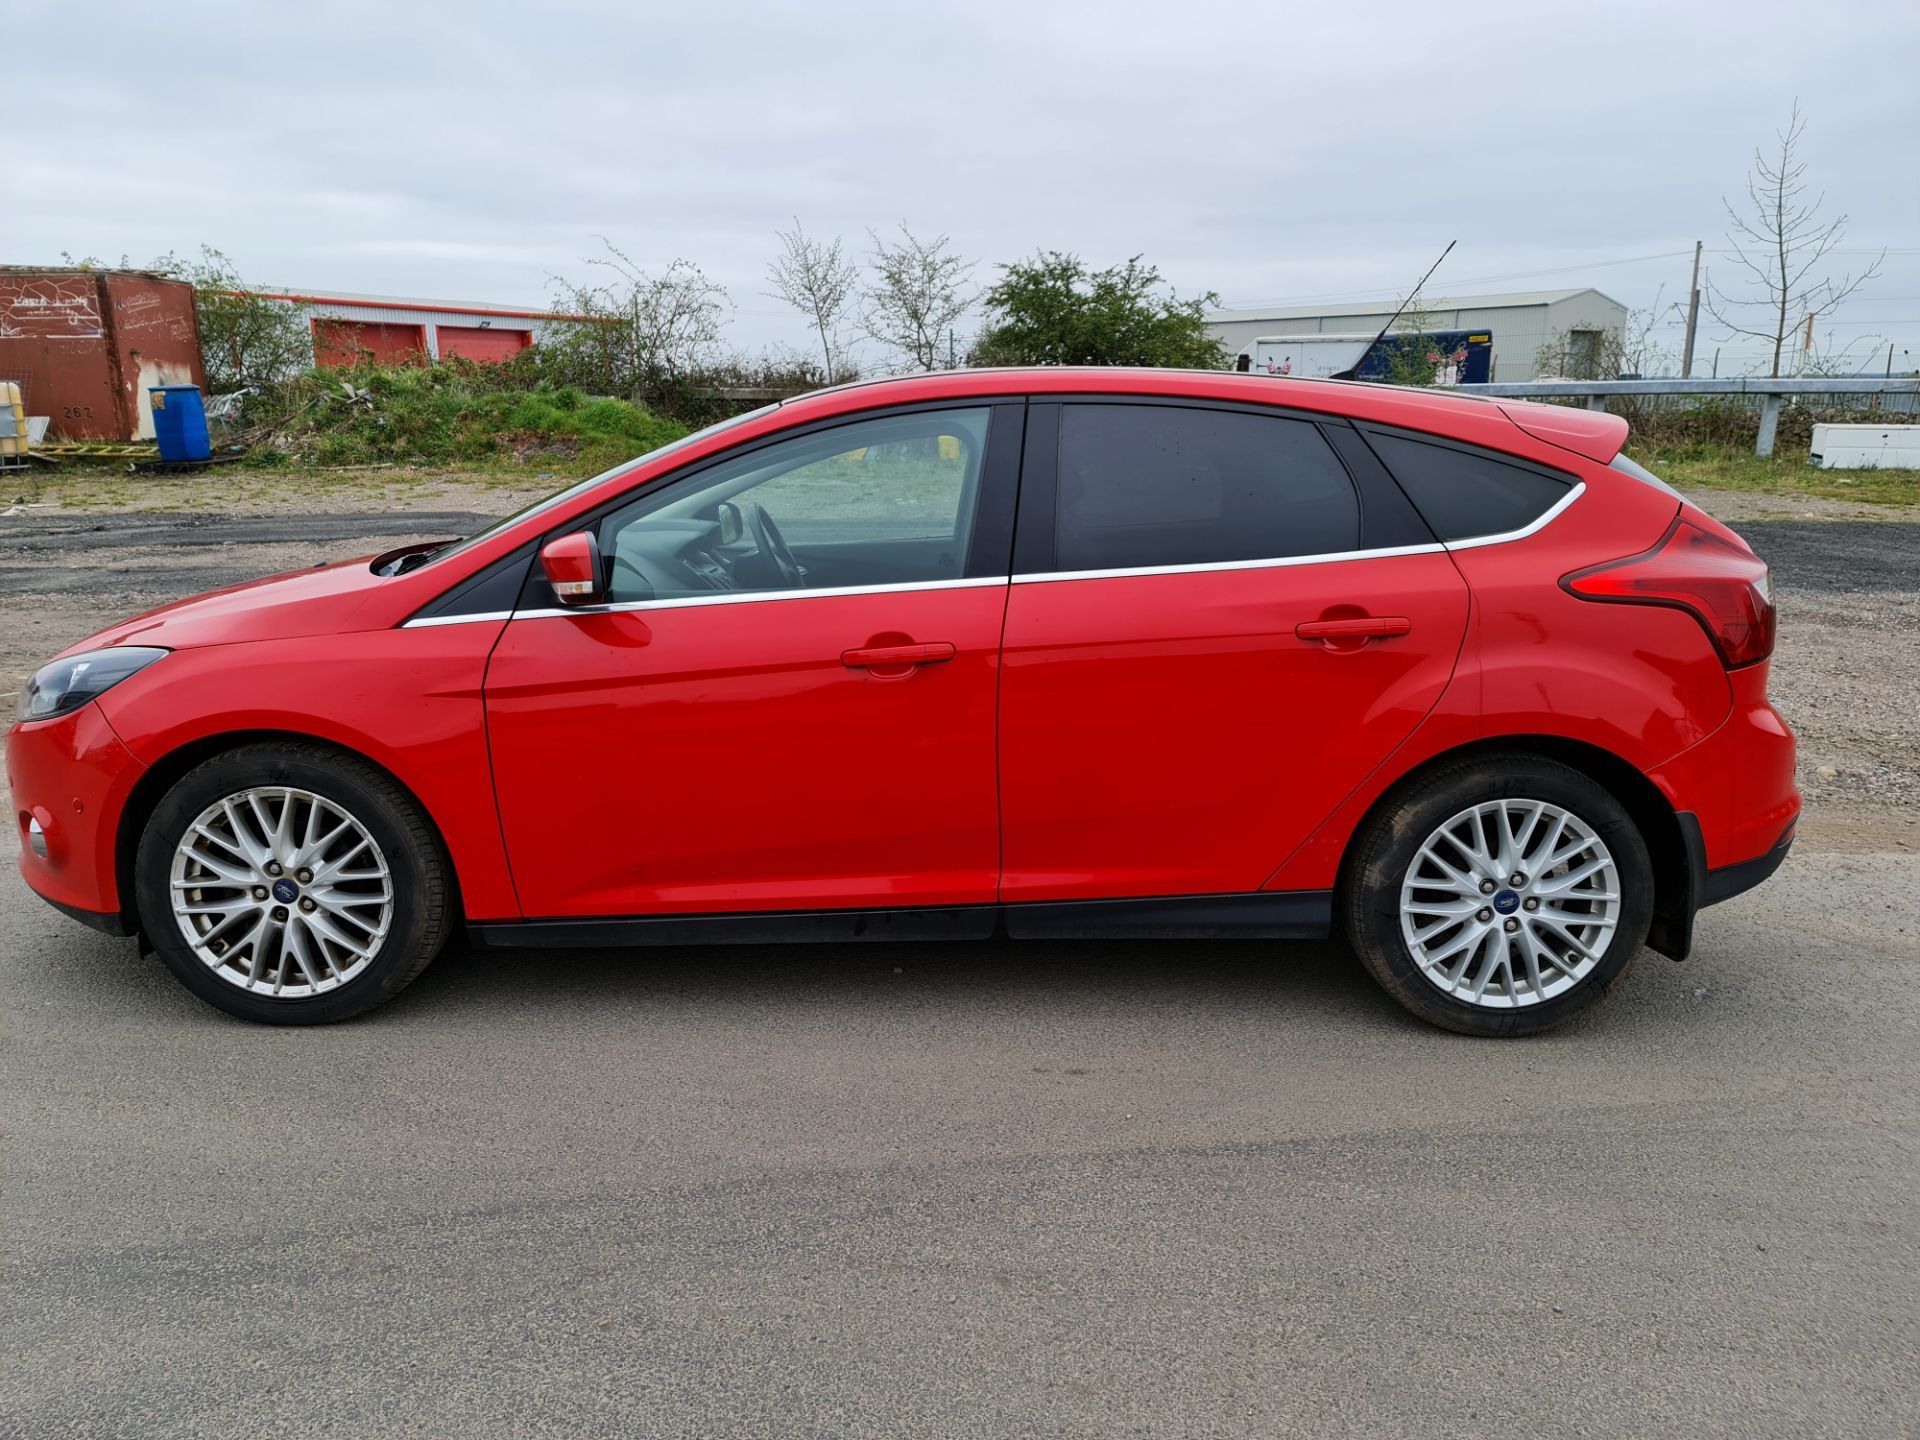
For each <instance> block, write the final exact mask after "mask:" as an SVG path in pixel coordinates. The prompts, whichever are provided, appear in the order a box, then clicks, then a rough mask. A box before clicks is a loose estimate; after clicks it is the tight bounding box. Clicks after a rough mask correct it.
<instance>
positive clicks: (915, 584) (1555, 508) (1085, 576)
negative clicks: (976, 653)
mask: <svg viewBox="0 0 1920 1440" xmlns="http://www.w3.org/2000/svg"><path fill="white" fill-rule="evenodd" d="M1586 491H1587V486H1586V482H1585V481H1580V482H1579V483H1577V484H1575V485H1574V487H1573V488H1572V489H1571V490H1569V491H1568V492H1567V493H1566V494H1565V495H1564V496H1563V497H1562V498H1561V499H1559V500H1557V501H1555V502H1554V503H1553V505H1552V506H1550V507H1549V508H1548V509H1547V510H1545V511H1543V512H1542V513H1541V514H1540V516H1539V517H1538V518H1537V519H1535V520H1534V521H1533V522H1532V523H1531V524H1528V525H1523V526H1522V527H1521V528H1520V529H1518V530H1507V531H1503V532H1501V533H1500V534H1498V535H1479V536H1475V537H1474V538H1473V539H1471V540H1448V541H1435V542H1433V543H1432V544H1428V545H1396V546H1388V547H1385V548H1382V549H1378V550H1340V551H1335V552H1333V553H1331V554H1326V555H1286V556H1282V557H1280V558H1278V559H1272V560H1221V561H1214V562H1210V563H1201V564H1196V565H1137V566H1130V567H1128V568H1125V569H1119V570H1050V571H1045V572H1043V573H1038V574H1033V575H978V576H973V577H971V578H966V579H959V580H904V581H899V582H896V583H893V584H887V585H830V586H824V587H822V588H821V589H818V590H748V591H744V592H741V593H737V594H736V593H732V592H729V593H726V594H720V595H676V596H672V597H669V598H667V599H664V600H618V601H614V602H611V603H609V604H604V605H569V606H564V607H562V606H552V607H542V608H541V609H538V610H514V611H508V610H489V611H486V612H485V613H483V614H479V615H430V616H427V617H425V618H424V619H418V620H408V621H407V622H405V624H403V625H402V626H401V628H402V629H404V630H416V629H425V628H427V627H429V626H433V625H479V624H488V623H493V622H496V621H502V620H551V619H565V618H568V617H570V616H576V615H625V614H628V613H631V612H635V611H643V610H694V609H699V608H702V607H704V606H708V605H747V604H753V603H759V602H772V601H781V600H827V599H832V598H834V597H837V596H845V595H906V594H912V593H914V592H916V591H921V590H977V589H982V588H984V587H986V586H990V585H1049V584H1053V583H1056V582H1058V581H1062V580H1120V579H1127V578H1130V577H1133V576H1137V575H1203V574H1209V573H1212V572H1216V571H1232V570H1280V569H1285V568H1288V567H1291V566H1296V565H1339V564H1344V563H1346V562H1347V561H1350V560H1390V559H1393V558H1394V557H1396V556H1402V555H1442V554H1445V553H1447V552H1449V551H1453V550H1473V549H1477V548H1479V547H1480V546H1483V545H1505V544H1507V543H1509V542H1510V541H1514V540H1524V539H1526V538H1527V537H1528V536H1530V535H1537V534H1539V533H1540V531H1542V530H1544V529H1546V527H1547V526H1549V525H1551V524H1552V523H1553V522H1554V521H1555V520H1557V519H1558V518H1559V517H1560V516H1561V515H1562V514H1563V513H1564V512H1565V511H1566V509H1567V507H1568V506H1570V505H1572V504H1573V502H1574V501H1576V500H1578V499H1579V498H1580V497H1581V496H1582V495H1584V494H1585V493H1586Z"/></svg>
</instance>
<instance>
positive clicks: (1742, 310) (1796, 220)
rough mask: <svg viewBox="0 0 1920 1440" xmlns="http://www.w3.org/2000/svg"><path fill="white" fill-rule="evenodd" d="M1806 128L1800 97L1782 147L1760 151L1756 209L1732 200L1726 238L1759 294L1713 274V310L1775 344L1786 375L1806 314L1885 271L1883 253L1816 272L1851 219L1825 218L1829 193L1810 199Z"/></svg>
mask: <svg viewBox="0 0 1920 1440" xmlns="http://www.w3.org/2000/svg"><path fill="white" fill-rule="evenodd" d="M1806 128H1807V122H1806V118H1805V117H1804V116H1802V115H1801V113H1800V103H1799V101H1797V100H1796V101H1795V102H1794V106H1793V114H1792V116H1791V117H1790V118H1789V119H1788V121H1787V128H1786V129H1785V130H1782V131H1779V132H1777V133H1776V136H1775V138H1776V139H1777V140H1778V142H1779V146H1780V148H1779V151H1778V153H1777V154H1774V155H1766V154H1763V153H1762V152H1761V151H1759V150H1755V151H1754V152H1753V170H1752V173H1751V174H1749V175H1748V176H1747V204H1748V206H1749V208H1750V212H1751V213H1749V214H1744V215H1743V214H1742V213H1741V212H1740V211H1738V210H1736V209H1735V208H1734V206H1733V202H1732V201H1730V200H1726V199H1724V198H1723V199H1722V200H1721V204H1723V205H1725V206H1726V207H1727V219H1728V221H1729V228H1728V230H1727V242H1728V243H1729V244H1730V245H1732V247H1733V256H1734V260H1735V262H1736V263H1737V264H1738V265H1739V267H1740V268H1741V269H1742V270H1743V271H1744V272H1745V274H1744V276H1743V277H1742V283H1743V284H1744V285H1746V287H1747V288H1748V289H1750V290H1752V291H1754V292H1756V293H1755V294H1753V295H1752V297H1751V298H1745V299H1743V298H1740V297H1738V296H1729V295H1728V294H1727V293H1726V292H1725V291H1723V290H1721V289H1720V288H1719V287H1718V286H1716V285H1715V284H1714V283H1713V276H1712V273H1711V272H1709V273H1708V275H1707V277H1706V280H1707V284H1706V306H1707V313H1708V314H1709V315H1711V316H1713V318H1714V319H1715V320H1716V321H1718V322H1719V323H1720V324H1722V325H1724V326H1725V327H1726V328H1727V329H1728V330H1729V331H1731V332H1732V333H1733V334H1735V335H1748V336H1751V337H1752V338H1754V339H1756V340H1765V341H1767V342H1768V343H1769V344H1771V345H1772V346H1773V368H1772V370H1771V371H1770V372H1769V373H1770V374H1772V375H1775V376H1777V375H1779V373H1780V362H1781V358H1782V355H1783V354H1784V352H1785V350H1786V348H1787V338H1788V336H1789V335H1791V334H1792V333H1793V331H1794V328H1795V327H1796V326H1798V325H1799V324H1801V323H1802V317H1804V316H1809V315H1820V314H1824V313H1828V312H1830V311H1832V310H1833V309H1834V308H1835V307H1836V306H1838V305H1839V304H1840V302H1841V301H1843V300H1845V299H1846V298H1847V297H1848V296H1849V295H1851V294H1853V293H1854V291H1856V290H1858V289H1859V288H1860V287H1861V286H1862V285H1864V284H1866V283H1867V282H1868V281H1869V280H1871V279H1873V278H1874V276H1876V275H1878V274H1879V273H1880V262H1881V260H1884V259H1885V258H1886V252H1885V251H1882V252H1881V253H1880V256H1879V258H1878V259H1876V260H1874V261H1873V262H1872V263H1871V264H1870V265H1868V266H1867V267H1866V269H1864V270H1862V271H1861V272H1860V273H1859V274H1857V275H1854V274H1844V275H1841V276H1839V277H1838V278H1834V277H1831V276H1826V275H1821V276H1817V277H1816V275H1815V274H1814V271H1815V269H1816V267H1818V266H1819V265H1820V262H1821V261H1822V260H1823V259H1824V258H1825V257H1826V256H1827V254H1828V253H1829V252H1831V251H1832V250H1833V249H1834V247H1835V246H1837V245H1838V244H1839V243H1840V239H1841V237H1842V236H1843V235H1845V234H1846V228H1847V217H1846V216H1845V215H1840V216H1837V217H1835V218H1834V219H1832V220H1822V219H1821V218H1820V207H1821V206H1822V205H1823V204H1824V203H1825V202H1826V198H1827V197H1826V195H1825V194H1824V193H1823V194H1819V195H1815V196H1813V198H1811V199H1809V198H1808V194H1807V188H1808V187H1807V178H1806V177H1807V164H1806V161H1804V160H1802V159H1801V158H1800V153H1799V150H1800V136H1801V133H1802V132H1803V131H1804V130H1805V129H1806Z"/></svg>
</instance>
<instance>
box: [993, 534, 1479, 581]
mask: <svg viewBox="0 0 1920 1440" xmlns="http://www.w3.org/2000/svg"><path fill="white" fill-rule="evenodd" d="M1446 548H1447V547H1446V546H1444V545H1442V544H1440V543H1438V542H1437V541H1436V542H1434V543H1433V544H1429V545H1395V546H1387V547H1383V548H1381V549H1378V550H1336V551H1332V552H1330V553H1328V554H1325V555H1285V556H1281V557H1280V558H1278V559H1274V560H1207V561H1202V562H1200V563H1198V564H1194V565H1129V566H1126V567H1124V568H1122V569H1117V570H1044V571H1039V572H1036V573H1035V574H1032V575H1016V576H1014V577H1013V583H1014V584H1016V585H1048V584H1052V583H1053V582H1055V581H1057V580H1122V579H1126V578H1128V577H1129V576H1134V575H1205V574H1210V573H1212V572H1214V571H1224V570H1278V569H1282V568H1284V567H1286V566H1291V565H1338V564H1340V563H1342V562H1343V561H1347V560H1385V559H1391V558H1392V557H1393V556H1396V555H1438V554H1440V553H1441V552H1442V551H1443V550H1445V549H1446Z"/></svg>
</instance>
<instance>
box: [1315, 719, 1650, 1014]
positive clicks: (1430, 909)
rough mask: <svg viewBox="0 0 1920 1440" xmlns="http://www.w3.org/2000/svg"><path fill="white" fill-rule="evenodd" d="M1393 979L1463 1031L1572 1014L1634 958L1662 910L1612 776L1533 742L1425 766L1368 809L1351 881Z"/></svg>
mask: <svg viewBox="0 0 1920 1440" xmlns="http://www.w3.org/2000/svg"><path fill="white" fill-rule="evenodd" d="M1342 892H1343V894H1342V900H1343V908H1344V911H1345V919H1346V929H1347V938H1348V940H1349V942H1350V943H1351V944H1352V946H1353V949H1354V951H1355V953H1356V954H1358V955H1359V957H1360V960H1361V963H1362V964H1364V965H1365V966H1366V968H1367V970H1368V972H1369V973H1370V974H1372V976H1373V978H1374V979H1375V980H1377V981H1379V982H1380V984H1381V986H1382V987H1383V988H1384V989H1385V990H1386V992H1387V993H1388V994H1389V995H1391V996H1393V998H1394V999H1396V1000H1398V1001H1399V1002H1400V1003H1401V1004H1402V1005H1404V1006H1406V1007H1407V1009H1409V1010H1411V1011H1412V1012H1413V1013H1414V1014H1416V1015H1418V1016H1419V1017H1420V1018H1421V1019H1423V1020H1428V1021H1431V1022H1432V1023H1433V1024H1435V1025H1439V1026H1442V1027H1444V1028H1446V1029H1448V1030H1455V1031H1459V1032H1460V1033H1462V1034H1466V1035H1527V1034H1532V1033H1534V1032H1536V1031H1540V1030H1546V1029H1550V1028H1551V1027H1553V1026H1555V1025H1558V1024H1560V1023H1562V1022H1563V1021H1565V1020H1568V1019H1571V1018H1572V1017H1573V1016H1575V1015H1577V1014H1579V1013H1580V1012H1581V1011H1582V1010H1584V1009H1586V1008H1587V1007H1588V1006H1589V1005H1591V1004H1593V1003H1594V1002H1595V1001H1597V1000H1599V999H1600V998H1601V997H1602V996H1603V995H1605V994H1606V993H1607V992H1608V991H1609V990H1611V989H1612V988H1613V987H1614V986H1615V985H1617V984H1619V983H1620V981H1621V980H1623V979H1625V978H1626V974H1627V972H1628V971H1629V970H1630V969H1632V968H1633V962H1634V959H1635V957H1636V956H1637V955H1638V954H1639V953H1640V947H1641V945H1642V944H1643V943H1644V942H1645V940H1646V937H1647V927H1648V925H1649V924H1650V923H1651V922H1652V918H1653V868H1652V865H1651V863H1650V862H1649V860H1648V858H1647V847H1646V842H1645V841H1644V840H1643V839H1642V838H1641V836H1640V832H1639V829H1638V828H1637V827H1636V826H1635V825H1634V823H1633V820H1632V819H1631V817H1629V816H1628V814H1627V812H1626V810H1625V809H1624V808H1623V807H1622V806H1621V805H1620V803H1619V801H1617V800H1615V799H1614V798H1613V796H1612V795H1610V794H1609V793H1608V792H1607V791H1606V790H1604V789H1602V788H1601V787H1600V786H1599V785H1597V784H1595V783H1594V782H1593V781H1592V780H1591V779H1589V778H1588V777H1587V776H1585V775H1583V774H1581V773H1580V772H1579V771H1578V770H1575V769H1573V768H1572V767H1570V766H1567V765H1562V764H1560V763H1559V762H1558V761H1554V760H1549V759H1546V758H1544V757H1542V756H1538V755H1529V754H1524V753H1515V754H1510V755H1488V756H1482V757H1477V758H1475V759H1472V760H1463V761H1460V762H1458V763H1454V764H1450V765H1445V766H1442V767H1440V768H1439V769H1436V770H1435V771H1434V772H1433V773H1432V774H1430V775H1426V776H1423V777H1421V778H1420V779H1418V780H1416V781H1415V782H1414V783H1413V784H1411V785H1410V786H1408V787H1407V788H1406V789H1405V790H1404V791H1403V792H1401V793H1400V794H1399V795H1397V796H1395V797H1393V798H1392V799H1391V800H1390V801H1389V803H1388V804H1387V805H1386V806H1385V807H1383V808H1382V810H1381V811H1380V812H1379V813H1378V814H1376V815H1375V816H1373V817H1372V818H1371V819H1370V820H1369V822H1368V823H1367V825H1366V826H1365V827H1364V829H1363V830H1362V832H1361V833H1360V835H1359V837H1358V838H1357V840H1356V843H1355V848H1354V850H1353V852H1352V856H1351V861H1350V863H1349V865H1348V866H1347V868H1346V870H1345V875H1344V882H1343V885H1342Z"/></svg>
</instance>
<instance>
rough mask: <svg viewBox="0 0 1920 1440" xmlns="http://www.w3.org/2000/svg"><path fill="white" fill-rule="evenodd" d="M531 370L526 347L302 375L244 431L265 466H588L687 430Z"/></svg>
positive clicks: (268, 400) (276, 389)
mask: <svg viewBox="0 0 1920 1440" xmlns="http://www.w3.org/2000/svg"><path fill="white" fill-rule="evenodd" d="M535 375H537V362H534V361H531V360H529V359H528V357H527V356H524V355H523V356H522V357H520V358H519V359H517V360H514V361H509V362H507V363H505V364H501V365H477V364H474V363H473V362H471V361H463V360H452V361H447V362H444V363H442V364H439V365H432V366H371V365H369V366H357V367H354V368H351V369H342V370H314V371H309V372H307V373H305V374H303V375H300V376H297V377H296V378H294V379H292V380H290V381H287V382H286V383H284V384H281V385H275V386H270V387H267V388H265V389H264V390H262V392H261V393H260V394H258V395H256V396H253V397H252V398H251V399H250V400H249V402H248V404H247V407H246V410H245V412H244V415H243V417H242V424H243V425H244V427H245V430H244V433H243V435H242V437H241V438H242V439H244V440H245V441H246V442H247V443H248V444H249V445H250V446H251V447H252V448H253V449H254V451H255V454H256V456H257V457H258V460H259V461H260V462H266V460H267V457H268V456H282V455H292V456H294V457H296V458H298V459H302V460H309V461H311V462H312V463H317V464H320V465H375V464H424V465H452V466H458V465H474V466H486V465H495V464H502V463H507V464H512V463H533V464H538V465H540V466H541V467H542V468H544V469H551V470H564V471H570V472H578V473H581V474H591V473H593V472H595V471H598V470H604V469H606V468H607V467H609V466H611V465H616V464H619V463H620V462H622V461H624V460H629V459H632V458H633V457H634V456H636V455H641V454H644V453H645V452H647V451H649V450H653V449H656V448H658V447H659V446H661V445H664V444H666V443H668V442H669V441H672V440H677V439H678V438H679V437H680V436H681V435H683V434H685V433H686V431H685V428H684V427H683V426H681V425H679V424H677V423H675V422H674V421H672V420H667V419H663V418H661V417H660V416H658V415H655V414H653V413H652V412H651V411H649V410H647V409H645V408H643V407H642V406H638V405H633V404H629V403H628V402H627V401H625V400H612V399H604V398H603V399H589V398H588V397H587V396H585V395H583V394H582V393H581V392H580V391H579V390H578V389H576V388H574V387H572V386H566V385H560V386H551V385H548V384H546V383H545V382H543V381H540V380H538V379H535V378H533V377H534V376H535ZM267 463H271V462H267Z"/></svg>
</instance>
